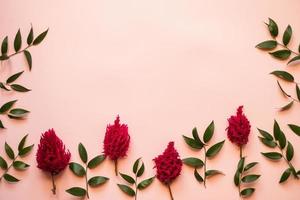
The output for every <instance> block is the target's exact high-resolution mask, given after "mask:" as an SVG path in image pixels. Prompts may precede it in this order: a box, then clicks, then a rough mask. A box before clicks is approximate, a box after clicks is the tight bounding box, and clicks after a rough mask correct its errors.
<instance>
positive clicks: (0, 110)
mask: <svg viewBox="0 0 300 200" xmlns="http://www.w3.org/2000/svg"><path fill="white" fill-rule="evenodd" d="M16 102H17V100H13V101H9V102H7V103H5V104H3V105H2V106H1V108H0V113H5V112H7V111H8V110H9V109H11V108H12V107H13V105H14V104H15V103H16Z"/></svg>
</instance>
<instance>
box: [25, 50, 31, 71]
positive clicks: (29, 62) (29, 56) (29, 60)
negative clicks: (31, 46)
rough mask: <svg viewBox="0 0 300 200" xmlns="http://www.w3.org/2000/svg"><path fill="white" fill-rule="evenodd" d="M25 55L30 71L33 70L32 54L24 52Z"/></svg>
mask: <svg viewBox="0 0 300 200" xmlns="http://www.w3.org/2000/svg"><path fill="white" fill-rule="evenodd" d="M24 55H25V58H26V61H27V63H28V66H29V70H31V69H32V57H31V54H30V52H29V51H27V50H25V51H24Z"/></svg>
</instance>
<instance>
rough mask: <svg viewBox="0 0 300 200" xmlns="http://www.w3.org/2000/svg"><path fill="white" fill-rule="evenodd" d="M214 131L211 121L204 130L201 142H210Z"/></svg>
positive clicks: (213, 124)
mask: <svg viewBox="0 0 300 200" xmlns="http://www.w3.org/2000/svg"><path fill="white" fill-rule="evenodd" d="M214 131H215V123H214V121H212V122H211V123H210V124H209V125H208V127H207V128H206V130H205V132H204V135H203V141H204V142H205V143H207V142H209V141H210V139H211V138H212V136H213V134H214Z"/></svg>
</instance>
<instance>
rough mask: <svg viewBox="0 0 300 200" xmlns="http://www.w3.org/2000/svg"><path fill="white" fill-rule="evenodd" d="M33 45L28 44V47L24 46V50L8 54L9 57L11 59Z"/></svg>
mask: <svg viewBox="0 0 300 200" xmlns="http://www.w3.org/2000/svg"><path fill="white" fill-rule="evenodd" d="M31 46H32V45H28V46H27V47H26V48H24V49H23V50H21V51H18V52H15V53H13V54H11V55H9V56H7V57H8V59H10V58H11V57H13V56H15V55H17V54H19V53H23V52H24V51H26V50H27V49H29V48H30V47H31Z"/></svg>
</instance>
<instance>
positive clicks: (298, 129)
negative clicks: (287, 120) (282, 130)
mask: <svg viewBox="0 0 300 200" xmlns="http://www.w3.org/2000/svg"><path fill="white" fill-rule="evenodd" d="M288 126H289V127H290V129H291V130H292V131H293V132H294V133H295V134H296V135H298V136H300V126H297V125H295V124H289V125H288Z"/></svg>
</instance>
